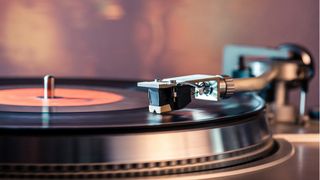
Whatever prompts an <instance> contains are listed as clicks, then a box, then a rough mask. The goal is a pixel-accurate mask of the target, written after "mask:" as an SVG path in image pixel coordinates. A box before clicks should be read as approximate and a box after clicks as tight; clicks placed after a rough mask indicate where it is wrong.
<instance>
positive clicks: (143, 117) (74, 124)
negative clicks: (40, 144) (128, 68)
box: [0, 79, 264, 133]
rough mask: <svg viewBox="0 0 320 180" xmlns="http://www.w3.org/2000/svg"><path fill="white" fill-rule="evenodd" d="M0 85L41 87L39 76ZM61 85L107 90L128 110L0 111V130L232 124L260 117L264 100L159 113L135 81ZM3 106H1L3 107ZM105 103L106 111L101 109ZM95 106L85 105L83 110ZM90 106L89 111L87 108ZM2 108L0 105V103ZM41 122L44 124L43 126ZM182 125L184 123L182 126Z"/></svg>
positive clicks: (239, 99)
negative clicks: (151, 108)
mask: <svg viewBox="0 0 320 180" xmlns="http://www.w3.org/2000/svg"><path fill="white" fill-rule="evenodd" d="M0 82H1V83H0V86H2V87H5V86H6V87H8V86H26V85H28V86H35V85H36V86H37V85H38V86H41V83H42V82H41V79H1V80H0ZM57 84H58V85H61V86H82V87H86V88H88V89H106V90H112V91H113V92H118V93H119V94H121V95H123V96H124V97H126V99H125V101H124V102H122V103H127V104H130V107H131V109H124V110H121V108H115V109H119V110H110V108H109V109H108V107H107V106H113V105H114V104H109V105H102V107H100V108H101V109H100V110H101V111H100V110H98V111H95V112H62V111H61V112H53V113H49V114H47V116H46V119H44V116H43V113H41V111H39V112H30V113H27V112H23V113H22V112H20V113H16V112H8V111H5V110H4V111H2V112H0V132H3V131H6V130H10V133H12V132H14V130H17V129H18V130H19V129H25V130H41V129H45V130H46V131H48V130H53V129H73V130H74V129H92V128H94V129H101V128H102V129H104V128H112V129H113V130H115V129H117V128H130V129H132V128H143V129H144V130H147V129H149V128H151V129H153V130H154V129H155V128H158V127H177V126H179V125H190V126H197V125H205V123H218V124H219V123H220V122H223V124H225V123H226V122H230V123H234V122H235V121H236V120H244V119H247V118H256V117H257V116H263V112H262V110H263V109H264V101H263V100H262V99H260V98H259V97H257V96H255V95H252V94H241V95H237V96H234V97H232V98H230V99H226V100H222V101H219V102H212V101H199V100H193V102H192V103H191V104H189V105H188V106H187V107H186V108H184V109H182V110H179V111H173V112H170V113H166V114H162V115H158V114H152V113H149V112H148V107H147V105H148V100H147V93H146V92H142V91H141V92H139V90H138V89H137V88H136V82H134V81H108V80H88V79H87V80H81V79H58V81H57ZM3 106H4V105H2V107H3ZM103 106H105V110H104V108H103ZM90 108H92V109H95V108H97V106H92V107H90V106H87V107H86V111H90ZM88 109H89V110H88ZM0 110H1V105H0ZM44 121H46V122H45V123H46V125H45V126H44ZM184 128H185V126H184Z"/></svg>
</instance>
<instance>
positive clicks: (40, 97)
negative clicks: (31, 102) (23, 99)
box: [37, 96, 63, 99]
mask: <svg viewBox="0 0 320 180" xmlns="http://www.w3.org/2000/svg"><path fill="white" fill-rule="evenodd" d="M37 98H39V99H44V96H37ZM62 98H63V97H62V96H54V97H53V98H48V99H62Z"/></svg>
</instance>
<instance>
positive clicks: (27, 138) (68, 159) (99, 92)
mask: <svg viewBox="0 0 320 180" xmlns="http://www.w3.org/2000/svg"><path fill="white" fill-rule="evenodd" d="M40 89H41V80H37V79H1V80H0V96H1V98H0V99H1V100H0V103H1V104H0V177H1V175H4V177H9V176H10V177H29V178H30V177H38V178H39V177H40V178H43V177H75V178H79V177H87V175H89V174H98V175H101V177H103V178H106V177H112V178H115V177H143V176H154V175H168V174H177V173H178V174H179V173H187V172H195V171H202V170H212V169H217V168H223V167H230V166H233V165H237V164H241V163H245V162H248V161H253V160H257V159H260V158H263V157H265V156H268V155H269V154H270V153H272V152H274V150H275V149H276V148H277V145H276V143H275V142H274V141H273V139H272V136H271V132H270V130H269V128H268V124H267V121H266V119H265V114H264V101H263V100H262V99H260V98H259V97H257V96H255V95H253V94H240V95H238V96H234V97H232V98H230V99H228V100H225V101H220V102H210V101H194V102H192V103H191V104H190V105H189V106H188V107H187V108H184V109H181V110H178V111H173V112H168V113H164V114H153V113H149V112H148V109H147V105H148V99H147V98H148V97H147V95H146V93H145V92H144V91H141V90H140V89H137V88H136V82H133V81H107V80H81V79H59V81H58V85H57V90H58V91H57V92H56V94H55V97H56V98H53V99H49V100H48V101H51V102H49V103H47V104H46V103H43V101H44V100H43V99H41V96H40V94H41V90H40ZM9 96H11V97H9ZM27 97H31V99H29V98H27ZM59 98H61V99H59ZM70 98H71V99H70ZM84 99H86V100H84ZM26 147H27V148H26Z"/></svg>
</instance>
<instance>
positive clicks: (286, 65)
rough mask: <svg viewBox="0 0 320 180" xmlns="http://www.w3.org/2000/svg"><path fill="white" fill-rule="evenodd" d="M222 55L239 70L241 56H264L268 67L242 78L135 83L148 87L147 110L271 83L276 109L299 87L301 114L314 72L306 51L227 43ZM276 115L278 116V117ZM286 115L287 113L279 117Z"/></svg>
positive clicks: (156, 110) (166, 108) (206, 77)
mask: <svg viewBox="0 0 320 180" xmlns="http://www.w3.org/2000/svg"><path fill="white" fill-rule="evenodd" d="M225 54H227V55H228V57H227V59H226V57H225V61H232V62H235V61H236V62H237V63H238V67H239V68H240V69H242V70H243V69H244V66H245V65H243V64H244V62H243V61H244V57H251V56H252V57H264V58H267V59H268V64H269V67H268V69H267V70H266V71H265V72H263V73H261V74H260V75H257V76H253V75H250V76H248V77H245V78H232V77H230V76H228V75H203V74H196V75H188V76H180V77H173V78H166V79H156V80H154V81H147V82H139V83H138V86H139V87H144V88H148V97H149V111H150V112H154V113H164V112H169V111H173V110H178V109H181V108H184V107H185V106H186V105H188V104H189V103H190V102H191V99H192V96H194V98H195V99H201V100H210V101H219V100H220V99H224V98H228V97H230V96H232V95H233V94H234V93H237V92H247V91H260V90H262V89H264V88H266V87H267V86H269V85H271V84H272V85H273V86H274V87H273V89H274V91H273V95H274V97H275V98H274V102H272V104H273V106H275V107H274V108H273V109H276V110H277V109H278V110H279V109H281V108H283V109H287V103H288V100H287V98H288V92H287V91H288V89H290V88H293V87H301V95H300V115H299V117H302V116H304V115H305V96H306V93H307V90H308V83H309V81H310V79H311V78H312V77H313V73H314V69H313V62H312V58H311V55H310V53H308V51H306V50H305V49H304V48H302V47H300V46H297V45H292V44H288V45H283V46H280V47H279V48H277V49H274V48H264V47H248V46H228V47H227V48H226V49H225ZM225 56H226V55H225ZM224 63H226V62H224ZM229 64H230V65H231V64H232V63H229ZM233 64H234V63H233ZM228 68H229V69H230V67H228ZM227 73H228V74H232V73H231V72H227ZM275 113H277V112H275ZM278 113H279V112H278ZM282 113H284V112H282ZM278 118H279V119H281V116H279V117H278ZM290 118H291V116H290V117H289V118H283V119H290ZM298 119H299V118H298ZM291 121H292V118H291Z"/></svg>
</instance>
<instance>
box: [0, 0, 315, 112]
mask: <svg viewBox="0 0 320 180" xmlns="http://www.w3.org/2000/svg"><path fill="white" fill-rule="evenodd" d="M285 42H292V43H298V44H301V45H303V46H305V47H306V48H308V49H309V50H310V51H311V53H312V54H313V56H314V58H315V61H316V68H317V70H316V76H315V77H316V78H314V80H313V81H312V83H311V88H310V94H311V96H309V98H308V100H309V101H308V103H309V106H319V102H318V99H319V69H318V67H319V1H318V0H303V1H302V0H290V1H288V0H259V1H257V0H197V1H195V0H175V1H172V0H135V1H131V0H126V1H125V0H67V1H66V0H54V1H52V0H51V1H50V0H0V76H1V77H8V76H9V77H26V76H43V75H45V74H53V75H55V76H57V77H90V78H106V79H154V78H155V77H157V78H163V77H170V76H176V75H186V74H193V73H208V74H218V73H221V69H222V68H221V64H222V63H221V61H222V55H223V54H222V52H223V47H224V46H225V45H227V44H248V45H263V46H273V47H276V46H278V45H279V44H282V43H285ZM315 97H317V98H315Z"/></svg>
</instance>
